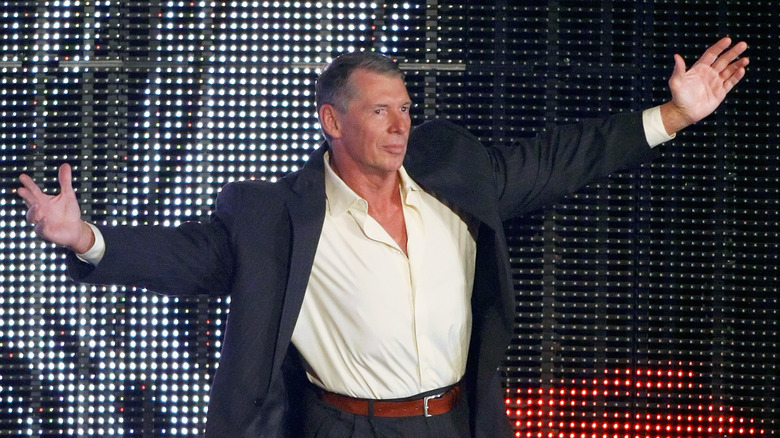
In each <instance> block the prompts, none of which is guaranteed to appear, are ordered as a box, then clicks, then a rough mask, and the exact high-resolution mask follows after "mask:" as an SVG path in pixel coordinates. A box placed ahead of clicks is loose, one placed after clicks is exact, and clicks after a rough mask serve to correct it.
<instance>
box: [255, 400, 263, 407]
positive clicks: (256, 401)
mask: <svg viewBox="0 0 780 438" xmlns="http://www.w3.org/2000/svg"><path fill="white" fill-rule="evenodd" d="M262 405H263V399H261V398H257V399H255V406H257V407H258V408H259V407H260V406H262Z"/></svg>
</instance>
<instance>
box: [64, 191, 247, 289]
mask: <svg viewBox="0 0 780 438" xmlns="http://www.w3.org/2000/svg"><path fill="white" fill-rule="evenodd" d="M235 192H236V190H233V187H231V186H230V185H228V186H226V187H225V188H224V189H223V190H222V192H221V193H220V195H219V197H218V198H217V206H216V210H215V212H214V213H213V214H212V216H211V218H210V220H209V221H207V222H203V223H201V222H185V223H183V224H182V225H180V226H178V227H159V226H110V227H104V226H99V227H98V228H99V229H100V232H101V233H103V236H104V238H105V240H106V253H105V255H104V257H103V259H102V260H101V261H100V263H99V264H98V265H97V266H92V265H90V264H87V263H84V262H82V261H80V260H78V258H76V257H75V255H73V254H72V253H69V254H68V259H67V263H68V272H69V274H70V276H71V278H73V279H74V280H75V281H79V282H85V283H92V284H121V285H132V286H138V287H143V288H147V289H149V290H152V291H154V292H158V293H164V294H171V295H181V294H209V295H226V294H228V292H229V287H230V273H231V271H232V265H233V257H232V252H231V249H230V245H229V241H230V236H229V232H228V228H227V227H228V226H229V223H230V221H232V218H233V216H234V211H235V205H236V204H235V201H231V200H229V199H230V198H234V197H235ZM239 205H240V204H239Z"/></svg>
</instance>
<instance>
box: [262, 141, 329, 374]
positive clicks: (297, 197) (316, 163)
mask: <svg viewBox="0 0 780 438" xmlns="http://www.w3.org/2000/svg"><path fill="white" fill-rule="evenodd" d="M326 148H327V147H326V146H323V147H320V148H319V149H317V150H316V151H315V152H314V153H312V154H311V156H310V157H309V160H308V161H307V163H306V164H305V165H304V167H303V168H302V169H301V170H300V171H299V172H297V173H295V174H291V175H289V176H288V177H285V178H284V179H283V181H282V182H281V183H282V184H284V183H288V184H289V187H290V197H289V199H288V201H287V207H288V212H289V215H290V228H291V230H292V236H291V243H290V245H291V248H290V254H291V255H290V257H291V260H290V264H289V266H290V268H289V269H290V270H289V272H288V273H287V274H288V275H287V289H286V293H285V298H284V304H283V306H282V315H281V316H280V320H279V321H280V322H279V332H278V334H277V339H276V348H275V352H274V368H273V369H274V370H279V369H280V367H281V364H282V361H283V360H284V357H285V356H286V354H287V349H288V347H289V343H290V339H291V338H292V333H293V330H294V329H295V322H296V321H297V319H298V313H299V312H300V309H301V305H302V303H303V296H304V294H305V292H306V286H307V284H308V282H309V274H310V273H311V267H312V263H313V262H314V255H315V253H316V251H317V245H318V243H319V239H320V233H321V232H322V223H323V221H324V219H325V176H324V167H323V164H322V163H323V161H322V160H323V155H324V153H325V150H326Z"/></svg>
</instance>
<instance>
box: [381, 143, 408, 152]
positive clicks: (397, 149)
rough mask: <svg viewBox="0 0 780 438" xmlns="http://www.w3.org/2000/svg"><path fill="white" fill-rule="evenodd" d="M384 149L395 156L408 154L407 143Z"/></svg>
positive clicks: (394, 144) (389, 145) (387, 146)
mask: <svg viewBox="0 0 780 438" xmlns="http://www.w3.org/2000/svg"><path fill="white" fill-rule="evenodd" d="M383 149H384V150H386V151H388V152H390V153H393V154H402V153H404V152H406V143H391V144H386V145H384V146H383Z"/></svg>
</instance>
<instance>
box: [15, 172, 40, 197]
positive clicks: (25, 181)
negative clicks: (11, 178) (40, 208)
mask: <svg viewBox="0 0 780 438" xmlns="http://www.w3.org/2000/svg"><path fill="white" fill-rule="evenodd" d="M19 181H21V183H22V185H23V186H24V188H25V189H27V191H28V192H29V193H30V195H32V196H39V195H42V194H43V191H41V188H40V187H38V184H35V181H33V179H32V178H30V177H29V176H28V175H27V174H24V173H23V174H21V175H19Z"/></svg>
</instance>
